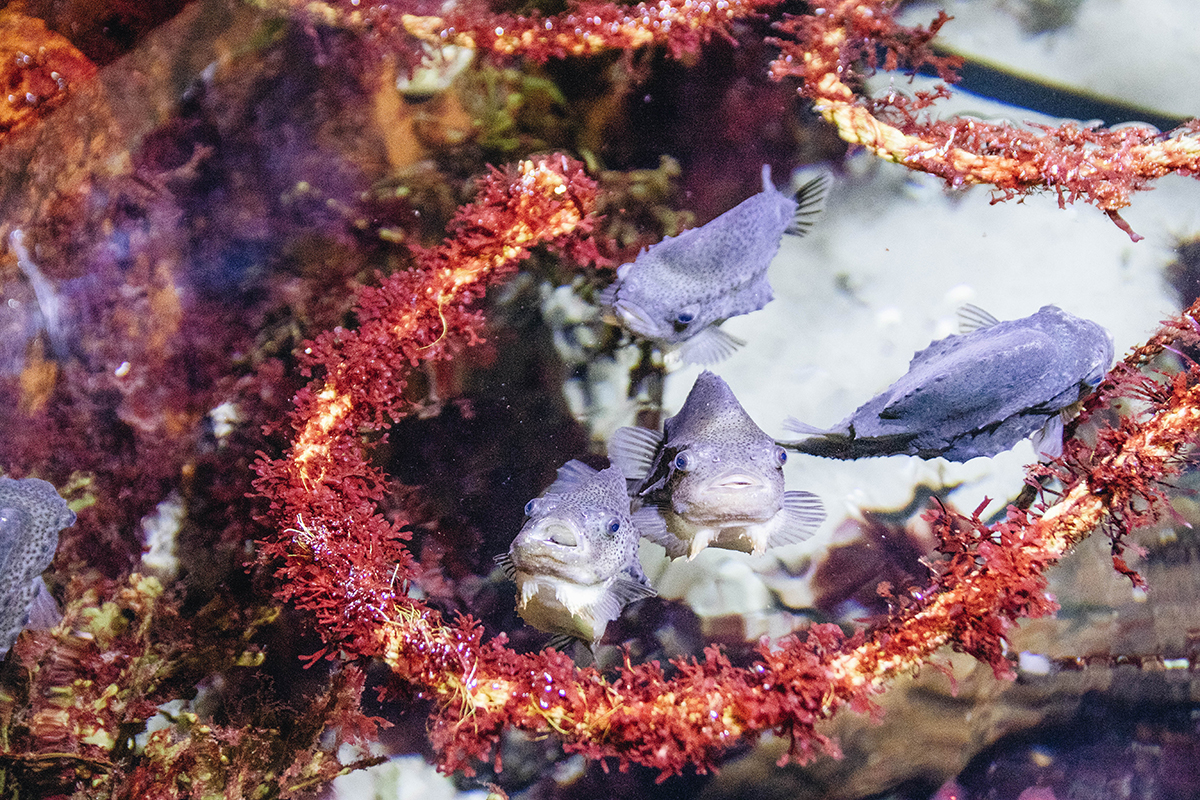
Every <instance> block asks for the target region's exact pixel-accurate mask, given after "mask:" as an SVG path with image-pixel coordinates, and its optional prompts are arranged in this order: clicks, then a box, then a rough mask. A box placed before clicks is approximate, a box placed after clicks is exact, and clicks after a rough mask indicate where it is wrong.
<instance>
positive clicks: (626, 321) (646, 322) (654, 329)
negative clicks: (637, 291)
mask: <svg viewBox="0 0 1200 800" xmlns="http://www.w3.org/2000/svg"><path fill="white" fill-rule="evenodd" d="M613 310H614V311H616V313H617V317H618V318H619V319H620V320H621V323H622V324H623V325H624V326H625V327H626V328H628V329H629V330H630V331H633V332H634V333H636V334H638V335H640V336H645V337H647V338H652V339H660V338H663V337H664V336H666V335H667V334H668V331H665V330H664V329H663V326H662V324H661V323H659V321H658V320H656V319H654V317H652V316H650V314H649V313H648V312H647V311H646V310H645V309H644V308H642V307H641V306H639V305H638V304H637V303H633V302H630V301H629V300H624V299H622V300H618V301H617V302H616V304H615V305H614V306H613Z"/></svg>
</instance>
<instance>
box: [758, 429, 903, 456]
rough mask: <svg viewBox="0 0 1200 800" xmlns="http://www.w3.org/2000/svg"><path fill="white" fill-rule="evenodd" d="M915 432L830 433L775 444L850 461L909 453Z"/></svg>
mask: <svg viewBox="0 0 1200 800" xmlns="http://www.w3.org/2000/svg"><path fill="white" fill-rule="evenodd" d="M917 436H918V434H916V433H896V434H890V435H887V436H872V437H855V436H854V435H853V434H852V433H830V434H828V435H825V436H810V437H809V438H807V439H798V440H796V441H794V442H784V441H781V442H778V444H779V446H780V447H786V448H787V449H788V450H794V451H795V452H797V453H807V454H808V455H810V456H819V457H821V458H836V459H840V460H842V461H853V460H855V459H859V458H875V457H877V456H894V455H897V454H900V453H907V454H909V455H912V454H913V452H912V449H911V448H912V443H913V441H914V440H915V439H916V438H917Z"/></svg>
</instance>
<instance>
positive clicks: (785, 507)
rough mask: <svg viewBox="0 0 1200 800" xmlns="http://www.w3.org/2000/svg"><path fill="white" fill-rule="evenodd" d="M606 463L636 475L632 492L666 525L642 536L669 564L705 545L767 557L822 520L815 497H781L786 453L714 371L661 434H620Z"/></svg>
mask: <svg viewBox="0 0 1200 800" xmlns="http://www.w3.org/2000/svg"><path fill="white" fill-rule="evenodd" d="M608 457H609V460H610V461H612V462H613V463H614V464H616V465H617V466H618V467H620V468H621V470H622V471H623V472H624V473H625V474H626V475H629V476H631V478H632V480H633V481H634V483H633V485H632V486H631V494H632V496H633V497H634V498H635V499H636V500H639V501H640V502H641V503H643V504H644V506H643V507H645V508H652V509H654V510H656V512H657V513H658V515H659V517H660V520H661V524H658V525H650V524H648V525H645V526H643V527H644V530H643V536H645V538H647V539H649V540H651V541H653V542H656V543H657V544H660V545H662V546H663V547H664V548H666V551H667V555H669V556H670V557H671V558H678V557H680V556H682V555H687V556H688V558H689V559H691V558H695V557H696V556H697V555H698V554H699V553H700V552H701V551H702V550H704V549H705V548H706V547H719V548H724V549H727V550H738V551H741V552H743V553H750V554H752V555H762V554H763V553H764V552H766V551H767V550H768V549H770V548H773V547H780V546H783V545H787V544H794V543H796V542H801V541H804V540H805V539H807V538H809V537H810V536H811V535H812V534H813V533H814V532H815V531H816V530H817V528H818V527H819V526H820V524H821V522H823V521H824V519H825V509H824V507H823V506H822V504H821V501H820V499H819V498H817V496H816V495H814V494H812V493H810V492H803V491H784V479H783V465H784V463H785V462H786V461H787V451H786V450H784V449H783V448H782V447H780V446H779V445H777V444H776V443H775V440H774V439H772V438H771V437H770V436H768V435H767V434H766V433H765V432H764V431H763V430H762V428H760V427H758V425H756V424H754V420H752V419H751V418H750V415H749V414H747V413H746V410H745V409H744V408H742V404H741V403H739V402H738V400H737V398H736V397H734V395H733V391H732V390H731V389H730V388H729V385H728V384H727V383H725V381H724V380H722V379H721V378H720V377H719V376H717V375H716V374H714V373H712V372H710V371H708V370H705V371H704V372H702V373H700V377H698V378H697V379H696V382H695V384H694V385H693V386H692V389H691V391H690V392H688V396H687V399H686V400H685V401H684V403H683V406H682V407H681V408H680V409H679V413H678V414H676V415H675V416H673V417H671V418H669V419H667V420H666V422H665V423H664V425H663V431H662V433H659V432H657V431H651V430H649V429H646V428H633V427H629V428H620V429H618V430H617V431H616V432H615V433H614V434H613V436H612V437H611V439H610V440H609V443H608ZM639 510H640V509H639Z"/></svg>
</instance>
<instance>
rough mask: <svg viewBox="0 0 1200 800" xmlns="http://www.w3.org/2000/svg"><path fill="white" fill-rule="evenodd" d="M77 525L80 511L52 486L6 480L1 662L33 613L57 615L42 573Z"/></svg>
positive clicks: (0, 515)
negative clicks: (65, 533) (66, 534)
mask: <svg viewBox="0 0 1200 800" xmlns="http://www.w3.org/2000/svg"><path fill="white" fill-rule="evenodd" d="M74 522H75V512H73V511H71V510H70V509H69V508H67V501H65V500H63V499H62V498H61V497H59V496H58V492H56V491H55V490H54V487H53V486H52V485H51V484H49V483H47V482H46V481H43V480H38V479H37V478H24V479H22V480H13V479H12V478H9V477H6V476H0V576H3V583H0V586H2V587H3V589H2V591H0V658H2V657H3V656H4V655H5V654H6V653H8V649H9V648H10V647H12V645H13V642H15V641H16V640H17V634H19V633H20V632H21V630H22V629H23V628H25V626H26V625H27V624H28V623H29V619H30V613H31V611H32V612H35V613H37V612H38V609H39V608H40V609H41V610H42V611H43V612H47V613H48V614H49V615H50V616H51V617H53V614H55V613H57V608H55V607H54V598H53V597H51V596H50V592H49V590H47V589H46V584H45V582H43V581H42V572H43V571H45V569H46V568H47V567H49V566H50V562H51V561H53V560H54V551H55V550H57V549H58V533H59V531H61V530H62V529H63V528H66V527H68V526H70V525H72V524H74ZM51 609H53V610H52V611H51Z"/></svg>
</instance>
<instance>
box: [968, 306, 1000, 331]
mask: <svg viewBox="0 0 1200 800" xmlns="http://www.w3.org/2000/svg"><path fill="white" fill-rule="evenodd" d="M999 322H1000V320H998V319H996V318H995V317H993V316H992V315H991V314H989V313H988V312H986V311H984V310H983V309H982V308H980V307H979V306H977V305H975V304H974V303H967V304H966V305H964V306H962V307H961V308H959V309H958V332H959V333H974V332H975V331H981V330H983V329H984V328H990V327H992V326H993V325H997V324H999Z"/></svg>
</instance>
